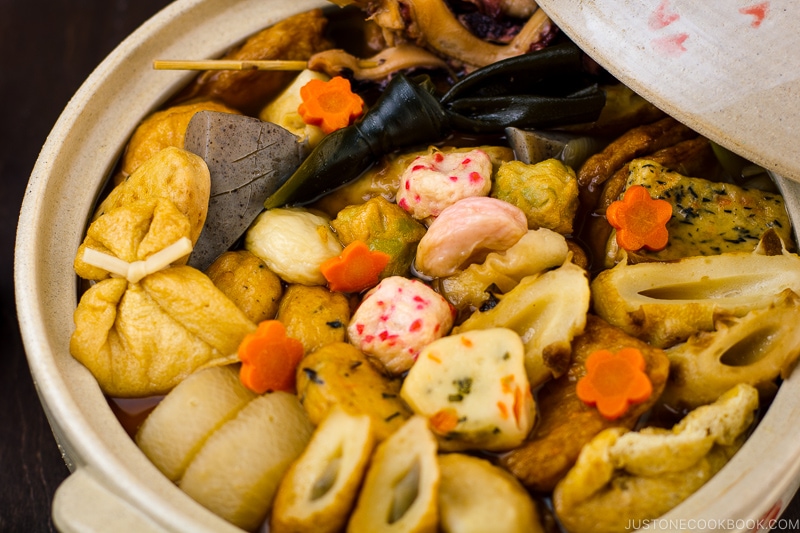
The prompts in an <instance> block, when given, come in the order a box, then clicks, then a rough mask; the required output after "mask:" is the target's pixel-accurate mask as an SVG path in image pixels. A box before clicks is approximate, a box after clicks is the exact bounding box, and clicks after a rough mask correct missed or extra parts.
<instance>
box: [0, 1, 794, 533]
mask: <svg viewBox="0 0 800 533" xmlns="http://www.w3.org/2000/svg"><path fill="white" fill-rule="evenodd" d="M790 1H791V0H785V1H783V2H777V1H773V2H771V3H770V2H767V4H769V5H770V6H771V7H770V10H771V11H768V12H767V13H768V14H767V16H766V17H760V15H759V13H758V12H755V13H749V12H746V11H745V12H742V9H744V8H745V7H746V3H745V2H741V1H736V2H725V3H722V2H716V3H713V4H714V6H715V7H713V8H712V7H710V6H709V7H706V6H705V4H707V3H706V2H693V1H691V0H674V2H666V1H665V2H662V3H661V4H657V3H656V2H648V3H641V4H642V5H638V4H637V5H636V6H634V3H633V2H630V6H628V4H629V2H625V1H623V2H613V7H611V8H609V10H608V12H606V13H605V14H604V13H603V12H601V6H602V5H607V4H609V3H608V2H581V1H571V2H558V1H552V0H548V1H545V2H542V5H544V6H545V7H546V8H547V9H548V10H550V11H551V13H552V14H553V16H554V18H555V19H556V21H557V22H559V23H561V24H563V25H564V28H565V29H566V31H567V33H569V34H570V35H571V36H572V37H573V38H574V39H575V40H576V41H577V42H578V43H579V44H580V45H581V46H583V47H584V48H586V49H587V50H589V52H590V53H591V54H592V55H594V56H595V57H596V58H597V59H598V61H600V62H601V63H603V64H604V65H605V66H607V67H608V68H609V70H611V71H612V72H613V73H614V74H616V75H618V76H619V77H620V78H621V79H622V80H623V81H625V82H627V83H629V84H630V85H631V86H632V87H633V88H635V89H636V90H638V91H640V92H641V93H642V94H643V95H645V96H647V97H648V98H651V99H652V100H653V101H655V102H656V103H657V104H658V105H660V106H662V107H663V108H664V109H665V110H666V111H668V112H670V113H672V114H674V115H675V116H676V117H677V118H679V119H681V120H684V121H686V122H687V123H689V124H690V125H692V126H694V127H695V128H696V129H698V130H699V131H701V132H703V133H705V134H707V135H708V136H709V137H711V138H712V139H714V140H718V141H720V142H722V143H723V144H725V145H726V146H728V147H730V148H733V149H735V150H737V149H738V150H739V151H740V152H741V153H742V154H743V155H745V156H748V157H750V158H752V159H754V160H755V161H757V162H759V163H762V164H764V165H765V166H767V167H768V168H770V169H772V170H776V171H778V172H780V173H784V174H786V175H790V176H791V177H797V176H798V175H800V172H798V168H799V167H800V163H798V161H797V160H796V159H797V158H793V157H792V156H793V150H794V147H793V146H791V144H792V141H793V139H791V137H790V135H789V133H791V127H792V126H794V125H796V124H797V120H796V116H795V117H794V118H795V120H794V124H790V123H788V122H791V121H786V122H782V121H781V120H777V119H776V117H777V116H778V115H779V114H780V113H782V112H786V113H789V112H790V111H791V112H794V113H795V115H796V113H797V110H796V108H795V109H792V110H790V109H789V108H791V107H792V105H793V104H794V103H795V102H796V101H797V97H798V94H800V91H798V90H797V84H796V83H795V82H796V80H795V79H794V78H793V76H797V75H800V69H783V70H780V69H779V70H777V71H776V70H774V69H773V68H766V67H765V68H764V69H761V68H758V69H751V68H748V67H749V66H750V65H751V63H750V61H752V60H753V58H754V57H757V56H754V55H752V53H751V52H750V51H748V52H747V53H745V52H744V51H743V50H742V48H741V47H740V46H739V45H736V44H735V43H736V42H737V41H736V40H729V39H725V40H724V42H723V41H717V39H718V36H719V35H720V34H723V35H724V34H726V33H731V34H735V35H736V38H737V39H740V38H741V39H744V38H745V37H742V35H753V36H755V37H752V38H750V37H748V38H747V39H749V40H748V42H749V43H750V44H753V43H754V42H756V41H760V39H761V37H758V36H763V39H764V40H765V42H764V43H761V44H763V46H764V52H763V54H764V55H763V57H764V58H765V59H769V60H770V61H773V60H774V59H775V58H776V57H778V58H780V57H782V56H781V54H778V53H775V52H774V51H773V50H772V49H771V48H770V47H775V48H778V49H780V47H781V46H789V43H788V42H783V41H782V38H779V35H780V36H783V37H785V36H787V35H789V34H792V33H793V32H791V31H789V29H788V26H787V25H789V24H792V23H793V21H794V20H795V19H794V18H792V17H786V19H785V20H775V18H774V17H771V16H770V15H769V13H770V12H771V13H773V14H774V13H776V12H779V10H780V9H782V6H784V5H786V6H788V5H789V3H790ZM644 4H647V6H645V5H644ZM722 4H730V5H731V6H732V7H726V8H723V7H719V6H720V5H722ZM318 5H323V3H322V2H321V1H316V0H294V1H293V2H283V1H281V0H178V1H177V2H175V3H174V4H172V5H171V6H170V7H169V8H167V9H166V10H164V11H162V12H161V13H159V14H158V15H157V16H156V17H154V18H153V19H151V20H150V21H149V22H148V23H147V24H145V25H144V26H142V27H141V28H140V29H139V30H138V31H136V32H135V33H134V34H133V35H131V37H130V38H128V39H127V40H126V41H125V42H124V43H123V44H122V45H120V47H118V48H117V49H116V50H115V51H114V52H113V53H112V54H111V55H110V56H109V57H108V58H107V59H106V60H105V61H104V62H103V63H102V64H101V65H100V66H99V67H98V69H97V70H96V71H95V72H94V73H93V74H92V75H91V76H90V78H89V79H88V80H87V81H86V82H85V83H84V85H83V86H82V87H81V89H80V90H79V91H78V93H77V94H76V95H75V97H74V98H73V99H72V101H71V102H70V104H69V105H68V107H67V108H66V109H65V111H64V113H63V114H62V116H61V117H60V119H59V120H58V122H57V124H56V125H55V127H54V129H53V131H52V133H51V135H50V137H49V138H48V140H47V143H46V144H45V146H44V148H43V150H42V152H41V156H40V158H39V160H38V162H37V164H36V167H35V168H34V171H33V174H32V176H31V180H30V184H29V186H28V190H27V192H26V195H25V200H24V204H23V208H22V213H21V216H20V225H19V231H18V240H17V248H16V265H15V266H16V274H15V275H16V290H17V306H18V313H19V321H20V326H21V330H22V335H23V339H24V342H25V348H26V351H27V354H28V358H29V361H30V367H31V371H32V374H33V378H34V380H35V383H36V386H37V389H38V392H39V395H40V397H41V400H42V403H43V405H44V408H45V411H46V413H47V415H48V417H49V420H50V423H51V425H52V427H53V431H54V433H55V436H56V439H57V440H58V443H59V446H60V447H61V450H62V452H63V454H64V459H65V461H66V462H67V464H68V466H69V467H70V469H71V470H72V471H73V474H72V475H71V476H70V477H69V478H68V479H67V481H66V482H65V483H64V484H63V485H62V486H61V487H60V488H59V490H58V491H57V493H56V498H55V502H54V509H53V513H54V518H55V522H56V524H57V526H58V527H59V528H60V529H61V530H63V531H76V532H83V533H85V532H94V531H98V532H99V531H107V530H108V527H109V524H114V526H113V529H114V530H117V531H141V532H147V531H187V532H188V531H191V532H204V531H217V532H224V531H237V529H236V528H234V527H233V526H231V525H230V524H228V523H227V522H225V521H223V520H221V519H219V518H217V517H216V516H214V515H213V514H211V513H210V512H209V511H206V510H205V509H204V508H202V507H201V506H200V505H198V504H197V503H195V502H194V501H193V500H191V499H190V498H189V497H188V496H186V495H185V494H183V493H182V492H181V491H180V490H179V489H178V488H177V487H175V486H174V485H173V484H172V483H170V482H169V481H168V480H167V478H165V477H164V476H162V475H161V474H160V473H159V472H158V470H157V469H156V468H155V467H154V466H153V465H152V464H151V463H150V462H149V461H148V460H147V459H146V458H145V456H144V455H143V454H142V453H141V452H140V451H139V450H138V448H137V447H136V445H135V444H134V442H133V441H132V440H131V439H130V438H129V437H128V435H127V434H126V433H125V431H124V430H123V428H122V426H121V425H120V424H119V422H118V421H117V419H116V418H115V416H114V414H113V413H112V411H111V409H110V408H109V407H108V405H107V403H106V402H105V400H104V398H103V395H102V393H101V391H100V389H99V387H98V386H97V383H96V382H95V380H94V378H93V377H92V376H91V375H90V374H89V372H88V371H87V370H86V369H85V368H84V367H83V366H82V365H80V364H79V363H78V362H77V361H75V360H74V359H73V358H72V357H71V356H70V354H69V337H70V334H71V332H72V329H73V322H72V313H73V311H74V309H75V305H76V301H77V282H76V277H75V274H74V272H73V269H72V262H73V258H74V255H75V251H76V249H77V247H78V245H79V243H80V242H81V240H82V238H83V233H84V230H85V227H86V220H87V216H88V213H90V211H91V208H92V205H93V204H94V202H95V199H96V196H97V194H98V191H99V190H100V188H101V187H102V185H103V183H104V180H105V178H106V176H107V175H108V174H109V172H110V170H111V168H112V167H113V165H114V163H115V161H116V159H117V157H118V155H119V153H120V151H121V149H122V147H123V145H124V143H125V142H126V139H127V138H128V137H129V135H130V134H131V132H132V131H133V129H134V128H135V126H136V125H137V123H138V122H139V121H140V120H141V119H142V118H143V117H145V116H146V115H147V114H148V113H150V112H151V111H152V110H153V109H155V108H157V107H158V106H159V105H160V104H161V103H162V102H163V101H164V100H165V99H166V98H167V96H168V95H170V94H171V93H172V92H174V91H175V90H176V89H177V88H178V87H179V86H181V85H182V84H183V83H185V82H186V81H187V80H188V78H189V77H191V75H192V74H191V73H180V72H164V71H154V70H152V68H151V65H152V61H153V59H157V58H185V59H202V58H208V57H215V56H218V55H219V54H220V53H221V52H222V51H224V50H225V49H226V48H228V47H229V46H230V45H232V44H234V43H236V42H239V41H241V40H242V39H243V38H244V37H246V36H248V35H250V34H252V33H253V32H255V31H257V30H259V29H261V28H262V27H264V26H267V25H269V24H271V23H273V22H275V21H277V20H279V19H281V18H284V17H286V16H289V15H291V14H294V13H297V12H300V11H304V10H306V9H309V8H311V7H314V6H318ZM637 6H638V7H637ZM637 17H638V18H637ZM704 20H705V21H706V22H709V21H711V26H714V27H713V28H712V27H711V26H709V25H708V24H704V23H703V21H704ZM634 25H638V26H640V27H638V28H635V29H634V28H633V26H634ZM716 25H719V28H717V27H716ZM781 28H783V29H781ZM778 30H780V31H778ZM684 33H685V34H686V35H687V37H686V38H683V37H681V35H683V34H684ZM662 41H663V43H662ZM766 41H769V42H766ZM715 45H718V46H715ZM684 49H685V50H684ZM705 49H708V50H712V52H710V53H705V52H703V50H705ZM788 50H790V53H791V52H793V51H794V50H795V48H794V47H789V48H788ZM790 53H787V54H783V56H789V55H790ZM796 55H797V54H796ZM739 56H741V57H739ZM797 57H800V55H797ZM608 58H613V59H614V60H612V61H608ZM695 71H699V72H700V74H697V73H696V72H695ZM762 72H763V73H764V76H762V75H760V74H761V73H762ZM765 77H766V78H767V79H768V80H767V81H768V82H765V79H764V78H765ZM732 86H736V90H732V89H731V87H732ZM681 88H683V90H681ZM731 128H735V129H734V130H731ZM723 141H724V142H723ZM794 151H795V152H796V150H794ZM783 186H784V187H787V189H786V190H787V192H789V193H790V194H791V196H792V197H793V198H794V197H796V193H797V186H796V184H794V183H784V184H783ZM789 204H790V205H791V206H792V208H793V209H794V210H795V212H796V211H797V209H796V208H797V203H796V201H794V200H792V199H790V201H789ZM795 225H797V221H796V220H795ZM798 398H800V376H798V373H797V372H795V374H794V376H793V377H792V378H791V379H789V380H788V381H787V382H786V383H784V385H783V386H782V388H781V390H780V392H779V394H778V396H777V399H776V401H775V402H774V404H773V405H772V407H771V408H770V410H769V412H768V413H767V414H766V416H765V418H764V419H763V421H762V422H761V424H760V426H759V427H758V429H757V430H756V431H755V433H754V435H753V436H752V437H751V438H750V440H748V441H747V443H746V444H745V446H744V448H743V449H742V450H741V451H740V452H739V453H738V454H737V455H736V456H735V457H734V459H733V460H732V461H731V462H730V463H729V464H728V465H727V466H726V467H725V468H724V469H723V470H722V471H721V472H720V473H719V474H718V475H717V476H715V477H714V478H713V479H712V480H711V481H710V482H709V483H708V484H707V485H706V486H704V487H703V488H702V489H701V490H700V491H699V492H698V493H697V494H696V495H694V496H693V497H692V498H690V499H689V500H687V501H686V502H684V503H683V504H682V505H680V506H679V507H677V508H676V509H674V510H673V511H672V512H670V513H669V514H668V515H667V516H666V517H665V520H668V521H666V522H665V521H661V522H657V523H655V524H654V525H655V526H657V527H658V529H660V530H664V529H696V528H698V526H699V525H701V524H700V523H699V522H696V521H695V522H691V523H690V522H687V521H689V520H703V521H704V522H703V525H706V526H719V527H718V528H719V529H721V530H725V531H735V530H738V531H745V530H746V531H749V530H751V528H752V526H753V525H754V524H755V520H757V519H759V518H761V517H763V516H767V515H768V514H769V513H773V514H775V513H778V512H780V511H781V510H782V509H783V508H784V507H785V505H786V504H787V503H788V501H789V500H790V498H791V495H792V494H793V492H794V491H795V489H796V488H797V484H798V481H800V478H798V472H800V424H796V423H793V422H792V421H796V420H798V419H799V418H800V416H798V415H800V412H798V411H800V401H799V400H798ZM770 516H771V515H770ZM730 520H733V522H730ZM692 525H694V526H695V527H692ZM739 526H741V527H739ZM710 529H714V528H713V527H711V528H710Z"/></svg>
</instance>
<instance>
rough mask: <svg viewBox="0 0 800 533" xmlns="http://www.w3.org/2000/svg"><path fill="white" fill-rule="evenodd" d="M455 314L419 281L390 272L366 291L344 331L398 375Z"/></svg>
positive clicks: (444, 332)
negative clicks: (389, 275)
mask: <svg viewBox="0 0 800 533" xmlns="http://www.w3.org/2000/svg"><path fill="white" fill-rule="evenodd" d="M454 315H455V312H454V308H453V307H452V306H451V305H450V304H449V303H448V302H447V300H445V299H444V298H443V297H442V296H441V295H439V294H438V293H436V292H435V291H434V290H433V289H431V288H430V287H428V286H427V285H425V284H424V283H422V282H421V281H418V280H412V279H407V278H404V277H401V276H392V277H389V278H386V279H384V280H383V281H381V282H380V283H379V284H378V285H377V286H376V287H375V288H373V289H372V290H371V291H370V292H368V293H367V295H366V296H365V297H364V300H363V301H362V302H361V305H360V306H359V307H358V309H356V312H355V313H354V314H353V318H352V320H351V321H350V325H349V326H348V328H347V334H348V336H349V338H350V342H351V343H352V344H354V345H355V346H356V347H357V348H359V349H360V350H361V351H363V352H364V353H366V354H368V355H370V356H371V357H374V358H375V359H377V360H379V361H380V362H381V363H382V364H383V366H384V367H385V368H386V370H387V371H388V372H389V373H391V374H394V375H397V374H401V373H403V372H405V371H406V370H408V369H409V368H411V366H412V365H413V364H414V361H415V360H416V358H417V355H418V354H419V352H420V350H422V348H423V347H424V346H426V345H427V344H429V343H430V342H432V341H434V340H436V339H438V338H440V337H443V336H444V335H447V333H448V332H449V331H450V328H452V326H453V319H454Z"/></svg>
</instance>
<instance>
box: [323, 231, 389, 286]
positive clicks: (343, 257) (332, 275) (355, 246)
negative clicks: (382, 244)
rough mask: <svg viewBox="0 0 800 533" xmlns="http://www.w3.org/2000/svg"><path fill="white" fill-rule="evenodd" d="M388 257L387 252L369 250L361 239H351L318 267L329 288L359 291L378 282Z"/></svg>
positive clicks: (387, 262)
mask: <svg viewBox="0 0 800 533" xmlns="http://www.w3.org/2000/svg"><path fill="white" fill-rule="evenodd" d="M390 259H391V257H390V256H389V254H387V253H384V252H381V251H378V250H370V249H369V247H368V246H367V245H366V244H364V243H363V242H362V241H353V242H351V243H350V244H348V245H347V247H346V248H345V249H344V250H342V253H341V254H339V256H337V257H332V258H330V259H328V260H326V261H324V262H323V263H322V264H321V265H320V268H319V269H320V271H321V272H322V275H323V276H325V279H326V280H328V288H330V290H332V291H340V292H361V291H363V290H364V289H369V288H371V287H374V286H375V285H377V284H378V280H379V278H380V274H381V272H383V269H384V268H386V265H388V264H389V260H390Z"/></svg>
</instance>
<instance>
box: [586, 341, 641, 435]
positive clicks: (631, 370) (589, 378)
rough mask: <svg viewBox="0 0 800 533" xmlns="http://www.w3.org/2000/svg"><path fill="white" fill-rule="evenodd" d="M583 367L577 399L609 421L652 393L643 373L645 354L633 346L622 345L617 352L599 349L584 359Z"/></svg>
mask: <svg viewBox="0 0 800 533" xmlns="http://www.w3.org/2000/svg"><path fill="white" fill-rule="evenodd" d="M586 370H587V373H586V375H585V376H584V377H583V378H581V379H580V380H579V381H578V386H577V390H576V392H577V394H578V398H580V400H581V401H582V402H584V403H585V404H587V405H596V406H597V410H598V411H599V412H600V414H601V415H603V416H604V417H605V418H607V419H609V420H615V419H617V418H619V417H621V416H622V415H624V414H625V413H626V412H627V411H628V408H629V407H630V405H631V404H636V403H641V402H643V401H645V400H647V399H648V398H649V397H650V395H651V394H652V393H653V385H652V383H650V378H648V377H647V374H646V373H645V372H644V370H645V361H644V357H643V356H642V352H640V351H639V350H638V349H636V348H623V349H622V350H620V351H618V352H617V353H611V352H610V351H608V350H598V351H596V352H594V353H592V354H591V355H590V356H589V358H588V359H587V361H586Z"/></svg>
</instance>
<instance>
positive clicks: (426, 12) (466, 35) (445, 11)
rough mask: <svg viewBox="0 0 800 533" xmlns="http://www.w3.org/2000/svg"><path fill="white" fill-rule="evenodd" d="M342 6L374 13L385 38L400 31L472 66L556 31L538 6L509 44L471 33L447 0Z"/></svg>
mask: <svg viewBox="0 0 800 533" xmlns="http://www.w3.org/2000/svg"><path fill="white" fill-rule="evenodd" d="M334 3H336V4H338V5H349V4H355V5H358V6H360V7H362V8H365V9H366V10H367V11H369V12H370V13H371V18H372V20H374V21H375V22H376V23H377V24H378V25H379V26H380V27H382V28H383V29H384V34H385V38H386V39H387V42H389V43H390V44H392V45H393V44H395V41H396V40H398V39H397V36H398V35H399V34H400V33H405V35H406V36H407V37H408V38H410V39H412V40H414V41H415V42H416V44H417V45H419V46H424V47H425V48H428V49H430V50H433V51H435V52H437V53H439V54H441V55H443V56H445V57H448V58H451V59H454V60H457V61H459V62H461V63H463V64H465V65H468V66H472V67H483V66H486V65H489V64H491V63H494V62H496V61H499V60H501V59H506V58H509V57H513V56H517V55H520V54H524V53H526V52H529V51H531V50H532V49H534V48H536V45H537V44H538V43H541V42H542V41H545V40H546V39H547V38H548V36H549V35H550V34H551V33H552V32H553V31H554V27H555V26H554V25H553V24H552V22H551V21H550V18H549V17H548V16H547V14H546V13H545V12H544V11H543V10H541V9H536V10H535V11H533V13H532V14H531V15H530V18H529V19H528V22H526V23H525V25H524V26H523V27H522V29H521V30H520V32H519V33H518V34H517V35H516V36H515V37H514V39H512V40H511V41H510V42H509V43H508V44H506V45H498V44H493V43H489V42H487V41H484V40H483V39H481V38H480V37H477V36H475V35H473V34H472V33H470V31H469V30H468V29H467V28H465V27H464V26H463V25H462V24H461V23H460V22H459V21H458V19H457V18H456V16H455V15H454V14H453V12H452V11H450V8H448V7H447V4H446V3H445V2H444V0H403V2H402V5H401V2H400V1H399V0H380V1H379V2H370V1H369V0H352V1H351V0H338V1H335V2H334Z"/></svg>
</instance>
